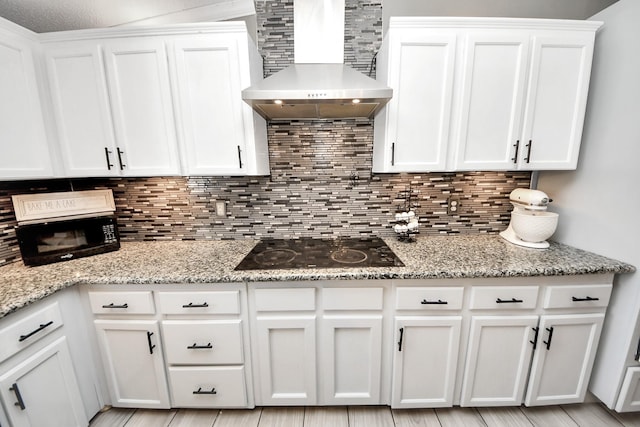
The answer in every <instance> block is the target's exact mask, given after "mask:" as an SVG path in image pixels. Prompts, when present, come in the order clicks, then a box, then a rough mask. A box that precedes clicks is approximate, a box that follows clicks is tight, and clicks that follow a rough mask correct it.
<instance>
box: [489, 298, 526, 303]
mask: <svg viewBox="0 0 640 427" xmlns="http://www.w3.org/2000/svg"><path fill="white" fill-rule="evenodd" d="M522 302H524V301H523V300H521V299H515V298H511V299H500V298H498V299H497V300H496V304H520V303H522Z"/></svg>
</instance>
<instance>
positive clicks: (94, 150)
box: [45, 42, 120, 177]
mask: <svg viewBox="0 0 640 427" xmlns="http://www.w3.org/2000/svg"><path fill="white" fill-rule="evenodd" d="M45 58H46V62H47V73H48V75H49V85H50V90H51V97H52V101H53V111H54V114H55V118H56V124H57V129H58V141H59V143H60V148H61V155H62V161H63V163H64V165H65V174H66V175H67V176H78V177H87V176H117V175H119V174H120V167H119V165H118V161H117V151H116V150H117V147H116V143H115V140H114V135H113V122H112V120H111V111H110V109H109V97H108V94H107V85H106V77H105V72H104V64H103V62H102V52H101V50H100V46H99V45H97V44H95V43H93V42H83V43H75V44H74V43H69V42H67V43H58V44H56V45H49V46H45Z"/></svg>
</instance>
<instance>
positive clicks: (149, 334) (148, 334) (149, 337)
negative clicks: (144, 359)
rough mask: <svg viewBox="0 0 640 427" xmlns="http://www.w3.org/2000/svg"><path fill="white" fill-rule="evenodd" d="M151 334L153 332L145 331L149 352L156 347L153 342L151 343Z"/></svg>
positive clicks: (151, 352)
mask: <svg viewBox="0 0 640 427" xmlns="http://www.w3.org/2000/svg"><path fill="white" fill-rule="evenodd" d="M151 335H153V332H148V331H147V343H149V354H153V349H154V348H156V345H155V344H151Z"/></svg>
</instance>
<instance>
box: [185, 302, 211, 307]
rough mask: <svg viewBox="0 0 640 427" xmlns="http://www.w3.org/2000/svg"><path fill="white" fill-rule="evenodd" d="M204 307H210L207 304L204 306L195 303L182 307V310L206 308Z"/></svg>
mask: <svg viewBox="0 0 640 427" xmlns="http://www.w3.org/2000/svg"><path fill="white" fill-rule="evenodd" d="M204 307H209V304H207V303H206V302H204V303H202V304H194V303H192V302H190V303H189V304H184V305H183V306H182V308H204Z"/></svg>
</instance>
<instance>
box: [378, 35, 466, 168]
mask: <svg viewBox="0 0 640 427" xmlns="http://www.w3.org/2000/svg"><path fill="white" fill-rule="evenodd" d="M385 44H386V47H387V49H385V50H383V51H382V52H381V55H385V58H384V59H382V57H381V58H380V59H379V61H380V65H381V66H380V67H379V68H378V70H377V73H378V78H379V79H380V78H384V79H385V80H386V82H387V84H388V85H389V86H391V87H392V88H393V98H391V101H389V103H388V104H387V106H386V107H385V108H384V110H383V111H382V112H381V113H380V114H378V116H377V117H376V119H375V128H374V129H375V139H376V141H385V142H386V143H383V144H376V145H375V146H374V149H375V154H374V165H373V170H374V171H375V172H403V171H416V170H427V171H428V170H444V169H445V166H446V159H447V157H446V156H447V144H448V141H449V126H450V120H451V100H452V92H453V79H454V61H455V51H456V33H455V32H450V31H438V32H428V33H425V32H423V31H420V30H415V29H404V30H401V31H398V32H397V33H395V32H394V33H392V34H390V36H389V37H388V39H387V40H385ZM383 76H384V77H383Z"/></svg>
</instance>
